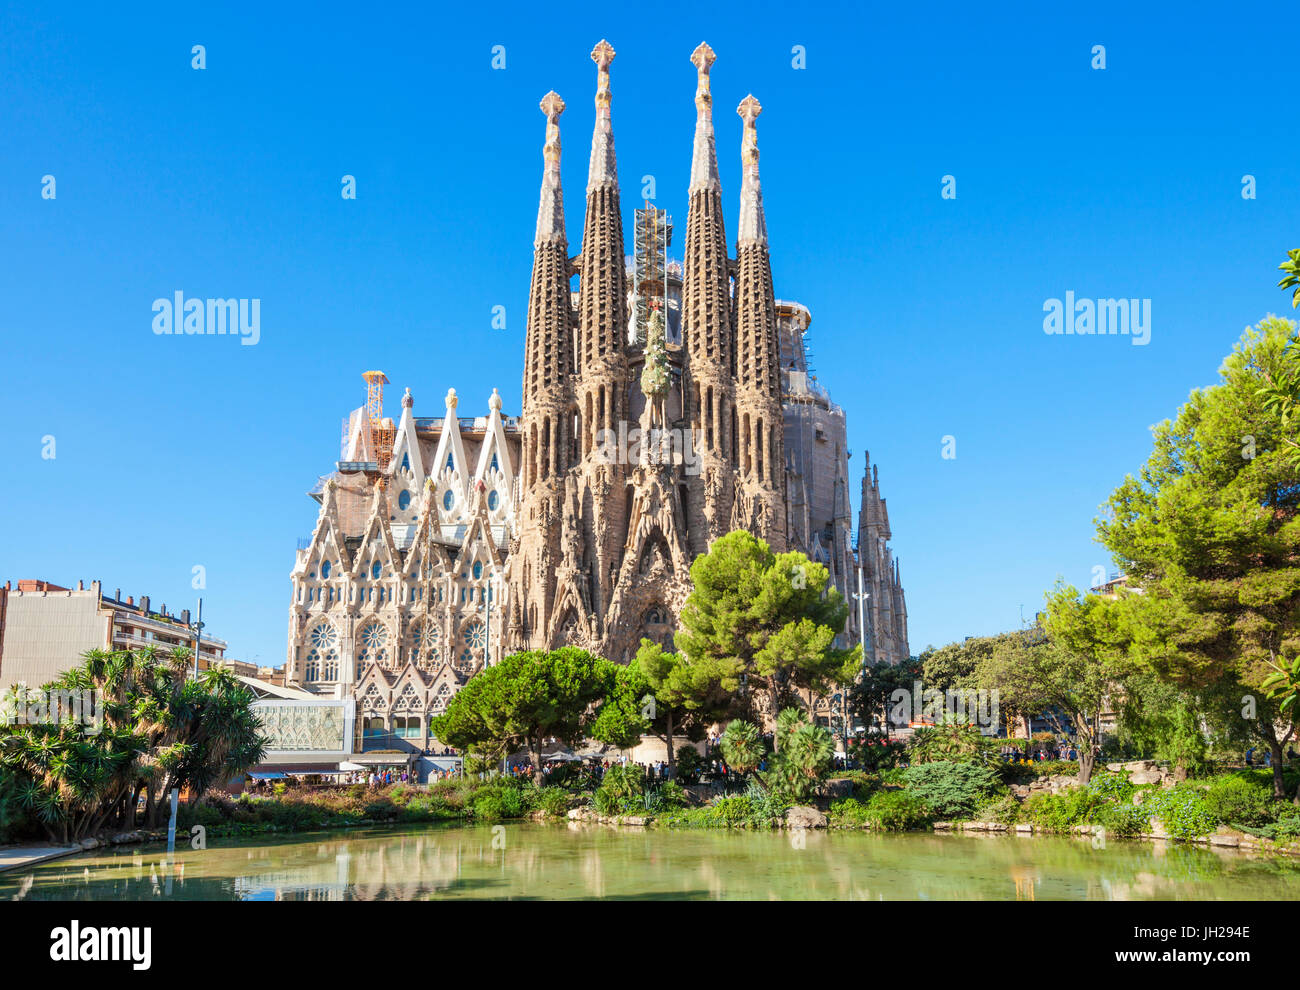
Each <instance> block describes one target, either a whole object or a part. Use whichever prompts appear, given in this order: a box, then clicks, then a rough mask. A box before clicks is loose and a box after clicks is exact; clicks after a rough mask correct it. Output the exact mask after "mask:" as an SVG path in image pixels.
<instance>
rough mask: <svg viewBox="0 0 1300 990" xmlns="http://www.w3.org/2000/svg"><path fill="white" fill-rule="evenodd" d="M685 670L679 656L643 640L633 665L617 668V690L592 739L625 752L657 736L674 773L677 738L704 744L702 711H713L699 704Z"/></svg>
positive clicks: (601, 713) (603, 710)
mask: <svg viewBox="0 0 1300 990" xmlns="http://www.w3.org/2000/svg"><path fill="white" fill-rule="evenodd" d="M683 668H684V664H683V663H682V658H681V656H680V655H679V654H676V653H669V652H668V651H666V650H665V649H664V648H663V647H662V646H660V645H659V644H658V643H656V642H654V641H653V640H649V639H643V640H641V647H640V649H639V650H638V651H637V655H636V656H635V657H634V658H633V659H632V662H631V663H630V664H628V665H627V666H625V667H620V668H618V673H617V683H616V686H615V689H614V690H613V691H612V692H611V694H610V697H609V698H608V699H607V700H606V704H605V706H604V707H602V709H601V711H600V713H599V715H598V716H597V719H596V723H595V726H594V727H593V729H592V735H593V736H594V737H595V738H597V739H600V740H603V741H605V742H608V743H612V744H613V745H617V746H623V747H628V746H634V745H636V742H637V741H639V738H640V735H641V734H642V733H648V734H649V735H653V736H655V737H656V738H658V739H661V740H663V743H664V746H665V747H666V748H667V751H668V768H669V773H670V774H671V773H673V772H675V771H676V767H677V759H676V753H675V751H674V747H673V738H674V736H677V735H685V736H686V737H687V738H688V739H690V740H692V741H695V742H698V741H699V740H700V739H703V738H704V719H703V717H702V712H701V708H704V709H705V710H706V711H707V709H709V708H710V707H712V706H710V705H708V704H707V702H706V703H705V704H703V705H700V704H699V699H698V697H697V695H696V694H695V692H694V690H693V689H692V685H691V684H690V682H689V680H688V679H686V678H685V676H684V673H683ZM706 697H707V694H706ZM633 733H635V734H636V737H637V738H636V740H633V739H632V735H633Z"/></svg>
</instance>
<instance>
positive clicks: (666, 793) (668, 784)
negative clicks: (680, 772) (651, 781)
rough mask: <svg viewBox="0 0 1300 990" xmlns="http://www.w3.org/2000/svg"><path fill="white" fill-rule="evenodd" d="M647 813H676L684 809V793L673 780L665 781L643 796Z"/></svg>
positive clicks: (680, 786)
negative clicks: (679, 809)
mask: <svg viewBox="0 0 1300 990" xmlns="http://www.w3.org/2000/svg"><path fill="white" fill-rule="evenodd" d="M645 805H646V810H647V811H654V812H663V811H676V810H677V809H678V808H685V807H686V792H685V791H684V790H682V785H681V784H679V783H677V781H675V780H665V781H664V782H663V783H661V784H659V785H658V786H657V787H654V788H652V789H651V790H650V791H649V792H648V793H647V794H646V795H645Z"/></svg>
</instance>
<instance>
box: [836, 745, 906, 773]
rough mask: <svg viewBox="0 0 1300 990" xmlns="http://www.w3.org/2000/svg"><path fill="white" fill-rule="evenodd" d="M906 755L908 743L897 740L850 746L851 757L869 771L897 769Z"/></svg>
mask: <svg viewBox="0 0 1300 990" xmlns="http://www.w3.org/2000/svg"><path fill="white" fill-rule="evenodd" d="M906 753H907V743H905V742H903V741H902V740H897V739H891V740H888V741H883V740H882V741H880V742H877V741H876V740H874V739H868V740H867V741H866V742H861V743H850V744H849V756H850V757H851V758H852V759H853V761H854V762H856V763H857V764H858V766H860V767H862V769H864V770H869V771H875V770H888V769H889V768H890V767H896V766H898V764H899V762H900V761H901V760H902V759H903V756H904V754H906Z"/></svg>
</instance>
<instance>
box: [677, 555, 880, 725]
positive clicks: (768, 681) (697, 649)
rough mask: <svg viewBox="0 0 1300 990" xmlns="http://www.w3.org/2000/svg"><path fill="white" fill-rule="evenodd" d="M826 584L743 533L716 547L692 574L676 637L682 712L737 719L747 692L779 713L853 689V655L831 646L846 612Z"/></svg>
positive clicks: (809, 568)
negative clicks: (846, 686) (836, 689)
mask: <svg viewBox="0 0 1300 990" xmlns="http://www.w3.org/2000/svg"><path fill="white" fill-rule="evenodd" d="M829 579H830V573H829V572H828V571H827V570H826V568H825V567H823V566H822V565H821V564H816V563H813V562H812V561H810V560H809V559H808V558H807V556H805V555H804V554H802V553H798V552H792V553H783V554H773V553H772V551H771V549H770V548H769V547H768V545H767V544H766V543H765V542H764V541H762V540H759V539H757V538H756V537H754V536H753V535H752V534H750V533H748V532H746V531H744V530H736V531H734V532H731V533H728V534H727V535H726V536H723V537H721V538H720V539H718V540H717V541H715V542H714V544H713V546H712V547H711V548H710V550H709V552H708V553H706V554H704V555H702V556H700V557H698V558H696V560H695V562H694V563H693V564H692V565H691V581H692V584H693V585H694V588H693V590H692V591H691V594H690V597H689V598H688V599H687V600H686V605H685V607H684V608H683V609H682V613H681V623H682V627H683V628H682V630H681V631H680V632H678V633H677V636H676V645H677V649H678V651H679V652H680V654H681V656H682V657H683V662H682V664H681V665H680V666H681V670H680V671H679V672H677V673H676V674H675V675H674V679H675V683H676V684H677V685H679V686H680V688H681V689H682V690H683V692H684V693H685V694H684V702H683V703H684V704H686V705H687V707H691V708H693V709H694V710H697V711H702V712H703V711H707V710H712V711H714V712H715V713H716V712H720V711H725V710H726V709H727V708H728V707H730V708H731V710H732V711H731V713H732V714H734V715H737V716H745V715H750V714H752V712H753V694H754V693H755V692H760V691H761V692H765V693H766V694H767V695H768V697H769V698H770V699H771V700H772V702H773V708H774V710H779V709H781V708H783V707H787V706H788V705H789V704H790V703H792V702H794V701H795V700H796V699H799V700H801V701H802V702H803V704H804V705H805V707H807V706H808V705H809V704H810V700H811V697H812V696H813V695H815V694H821V693H825V692H826V691H827V690H829V689H830V688H831V687H832V685H834V684H836V683H841V684H842V683H851V682H852V681H853V679H854V677H855V676H856V674H857V670H858V666H859V664H860V662H861V647H859V646H854V647H852V648H849V649H839V648H837V647H836V646H835V645H834V640H835V637H836V636H837V635H839V634H840V633H841V632H842V631H843V629H844V622H845V619H846V618H847V617H848V606H847V605H846V604H845V602H844V599H843V597H842V596H841V595H840V593H839V591H838V590H837V589H836V588H835V587H834V586H829V587H828V585H829ZM800 692H804V693H805V694H806V695H807V697H806V698H802V697H801V696H800Z"/></svg>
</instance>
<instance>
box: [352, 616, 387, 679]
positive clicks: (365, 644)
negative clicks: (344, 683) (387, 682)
mask: <svg viewBox="0 0 1300 990" xmlns="http://www.w3.org/2000/svg"><path fill="white" fill-rule="evenodd" d="M357 640H358V642H359V643H360V646H361V648H360V650H359V651H358V652H357V670H358V671H360V670H363V669H365V667H366V666H367V665H368V664H372V663H377V664H379V666H381V667H390V666H391V662H390V661H391V657H392V654H391V651H390V650H389V644H388V627H387V626H385V625H384V624H383V623H382V622H378V621H371V622H368V623H366V625H365V626H364V627H362V630H361V635H360V636H358V637H357Z"/></svg>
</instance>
